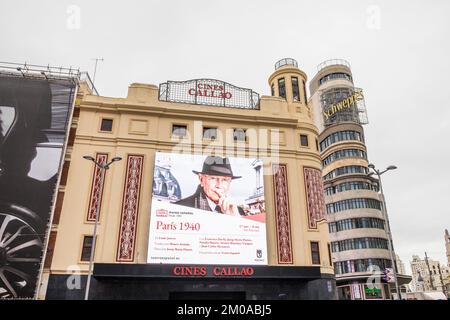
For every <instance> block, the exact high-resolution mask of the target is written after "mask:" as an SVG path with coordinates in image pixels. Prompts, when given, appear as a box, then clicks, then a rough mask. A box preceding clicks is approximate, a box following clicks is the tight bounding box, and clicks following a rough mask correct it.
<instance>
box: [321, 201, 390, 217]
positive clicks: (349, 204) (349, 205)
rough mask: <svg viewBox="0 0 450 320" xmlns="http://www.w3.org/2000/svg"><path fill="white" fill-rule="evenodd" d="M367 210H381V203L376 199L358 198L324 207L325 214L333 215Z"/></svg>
mask: <svg viewBox="0 0 450 320" xmlns="http://www.w3.org/2000/svg"><path fill="white" fill-rule="evenodd" d="M360 208H369V209H377V210H381V202H380V201H378V200H376V199H370V198H358V199H347V200H341V201H337V202H333V203H329V204H327V205H326V209H327V213H329V214H330V213H335V212H339V211H345V210H352V209H360Z"/></svg>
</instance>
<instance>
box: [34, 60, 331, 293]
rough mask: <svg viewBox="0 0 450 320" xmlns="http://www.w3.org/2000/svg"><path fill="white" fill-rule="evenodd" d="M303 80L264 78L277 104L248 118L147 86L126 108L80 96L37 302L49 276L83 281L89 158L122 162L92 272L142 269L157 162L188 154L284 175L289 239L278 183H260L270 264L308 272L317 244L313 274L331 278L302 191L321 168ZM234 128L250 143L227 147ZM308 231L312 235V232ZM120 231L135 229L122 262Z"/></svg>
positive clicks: (289, 71)
mask: <svg viewBox="0 0 450 320" xmlns="http://www.w3.org/2000/svg"><path fill="white" fill-rule="evenodd" d="M294 76H295V77H297V78H298V79H299V81H300V86H299V88H300V90H299V92H300V99H299V101H293V99H292V89H291V82H290V81H291V78H292V77H294ZM280 78H285V79H286V88H287V90H286V91H287V92H286V98H283V97H278V92H279V91H278V90H279V88H278V82H277V81H278V79H280ZM306 80H307V79H306V75H305V73H304V72H302V71H300V70H299V69H298V68H296V67H294V66H292V65H285V66H282V67H280V68H278V69H277V70H276V71H275V72H274V73H273V74H272V75H271V76H270V78H269V84H270V85H273V86H274V88H275V90H276V93H275V96H262V97H261V99H260V101H259V106H258V108H254V109H240V108H231V107H228V108H227V107H217V106H208V105H196V104H186V103H175V102H168V101H162V100H161V99H160V97H159V94H160V92H159V88H158V87H157V86H155V85H148V84H138V83H134V84H131V85H130V86H129V89H128V95H127V97H125V98H111V97H103V96H95V95H91V94H89V93H88V92H86V90H84V94H81V95H80V96H79V99H78V100H77V106H76V109H77V110H76V116H75V117H74V121H73V124H72V128H73V143H72V145H70V146H69V148H68V152H67V155H66V159H65V160H66V166H65V168H66V170H65V172H64V173H63V175H64V174H66V177H63V180H65V179H66V182H65V184H64V185H62V186H61V187H60V190H59V203H60V204H61V205H60V206H59V208H57V211H59V212H57V213H56V215H57V216H58V221H57V222H56V223H54V225H53V228H52V230H53V234H54V243H53V244H52V243H50V245H49V247H50V250H51V251H52V255H51V257H50V258H48V261H47V266H48V268H46V269H45V270H44V271H45V274H44V277H43V280H44V281H43V284H42V288H41V293H40V294H41V295H40V297H41V298H43V297H44V295H45V289H46V287H47V283H46V281H47V279H48V278H49V275H50V276H55V275H65V276H67V275H70V274H72V273H73V272H75V273H77V274H78V273H79V274H82V275H86V274H87V271H88V262H87V261H81V256H82V250H83V238H84V236H86V235H92V233H93V228H94V221H93V220H92V219H91V221H89V210H90V209H89V208H90V206H91V203H92V199H91V196H92V191H91V190H92V186H93V184H94V180H95V167H94V165H93V163H92V162H90V161H86V160H85V159H83V156H85V155H90V156H93V157H94V158H95V157H96V156H98V155H99V154H105V155H107V156H108V159H109V160H110V159H112V158H113V157H115V156H119V157H122V161H119V162H116V163H114V164H112V165H111V167H110V169H109V170H107V172H106V176H105V180H104V187H103V192H102V193H101V195H102V199H101V210H100V219H99V225H98V238H97V244H96V248H95V263H108V264H122V263H128V264H146V263H147V250H148V239H149V225H150V208H151V204H152V203H151V202H152V183H153V172H154V160H155V153H156V152H157V151H163V152H179V151H180V150H182V151H183V152H187V153H193V154H211V153H214V154H217V155H227V156H243V157H258V158H261V159H263V161H264V170H265V172H267V173H269V172H270V170H271V169H272V168H273V165H278V164H281V165H285V166H286V170H287V185H286V186H283V188H284V189H283V190H285V192H286V193H285V194H286V195H287V196H288V200H289V207H288V208H287V210H288V211H287V212H284V213H285V214H287V218H288V222H287V224H286V225H285V227H287V228H288V229H287V230H284V229H280V225H279V223H280V221H279V219H278V218H279V217H278V218H277V215H280V212H277V209H276V202H277V201H279V199H277V195H276V194H275V186H274V176H273V175H272V174H265V175H264V185H265V199H266V214H267V218H266V223H267V249H268V264H269V266H308V267H309V266H313V262H312V254H311V245H310V244H311V242H318V243H319V249H320V252H319V253H320V262H319V264H318V265H314V266H318V267H320V272H321V273H322V274H324V275H328V276H330V277H332V276H333V268H332V263H331V261H330V259H329V257H330V253H329V243H330V240H329V235H328V223H327V221H326V220H325V218H324V217H323V216H322V217H320V216H319V217H317V216H314V217H313V216H312V215H311V213H310V212H309V211H310V210H309V209H308V201H309V200H308V196H307V194H306V193H307V191H306V187H305V185H306V183H305V181H306V180H305V179H306V178H305V174H304V172H305V171H304V169H305V168H310V169H314V170H317V171H318V172H319V173H320V170H321V167H322V166H321V157H320V153H319V150H318V149H317V143H316V141H317V138H318V129H317V127H316V126H315V125H314V123H313V119H312V118H311V116H312V113H311V110H310V107H309V106H308V105H307V103H306V96H305V94H306V92H305V91H304V90H303V89H302V85H301V84H302V81H306ZM81 92H82V93H83V90H81ZM103 119H107V120H112V130H111V131H102V130H101V124H102V120H103ZM174 125H184V126H186V127H187V135H186V136H185V137H183V138H180V137H177V136H173V134H172V131H173V126H174ZM203 127H213V128H217V132H218V137H217V138H216V139H215V140H213V141H211V140H207V139H204V138H203V136H202V128H203ZM235 128H243V129H245V130H247V132H248V135H249V137H248V139H247V141H245V142H235V141H234V140H233V129H235ZM300 135H305V136H307V139H308V145H307V146H302V145H301V143H300ZM132 156H135V157H137V158H138V159H139V161H141V162H140V170H141V172H140V174H141V176H140V182H139V186H138V188H137V191H138V192H139V194H138V196H137V200H138V204H137V207H136V210H135V212H134V213H133V218H132V220H131V221H125V220H124V215H126V212H125V211H126V208H125V207H124V193H126V190H127V181H126V179H127V174H129V173H130V172H129V167H128V166H127V165H128V164H129V163H130V161H131V160H130V159H131V158H130V157H132ZM133 159H134V158H133ZM283 190H282V191H283ZM62 197H63V201H62V200H61V198H62ZM310 201H312V200H310ZM322 214H323V212H322ZM311 220H315V221H311ZM312 222H314V224H315V227H311V223H312ZM126 223H134V226H133V228H131V229H129V230H128V233H127V236H128V237H131V240H130V239H128V240H127V241H128V242H127V245H130V246H133V248H129V249H130V250H129V252H130V256H129V257H128V258H127V260H126V261H125V260H124V259H122V258H121V253H120V252H119V251H120V246H121V244H123V243H122V242H121V241H123V234H122V233H123V232H122V231H123V230H124V227H125V226H124V224H126ZM130 230H131V231H130ZM283 230H284V231H283ZM121 232H122V233H121ZM283 232H285V233H286V232H287V233H288V236H289V237H290V238H289V239H288V243H284V242H283V241H284V240H282V238H283V237H284V236H285V235H286V234H282V233H283ZM281 250H287V251H288V255H289V256H290V259H287V260H283V259H281V258H280V254H279V253H280V251H281ZM124 261H125V262H124ZM204 263H206V264H207V263H213V262H207V261H205V262H204ZM74 270H75V271H74Z"/></svg>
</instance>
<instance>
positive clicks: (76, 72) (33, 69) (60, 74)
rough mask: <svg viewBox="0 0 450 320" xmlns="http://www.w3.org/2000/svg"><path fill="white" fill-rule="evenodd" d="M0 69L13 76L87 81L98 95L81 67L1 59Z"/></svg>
mask: <svg viewBox="0 0 450 320" xmlns="http://www.w3.org/2000/svg"><path fill="white" fill-rule="evenodd" d="M0 71H1V72H2V73H3V74H9V75H13V76H23V77H28V78H39V79H47V80H52V79H72V80H73V81H75V82H77V83H78V82H85V83H86V84H87V86H88V88H89V89H90V90H91V92H92V94H93V95H98V91H97V89H96V88H95V86H94V83H93V82H92V80H91V77H90V76H89V74H88V73H87V72H85V71H80V69H79V68H78V69H75V68H72V67H69V68H64V67H53V66H50V65H47V66H42V65H35V64H28V63H26V62H25V63H15V62H2V61H0Z"/></svg>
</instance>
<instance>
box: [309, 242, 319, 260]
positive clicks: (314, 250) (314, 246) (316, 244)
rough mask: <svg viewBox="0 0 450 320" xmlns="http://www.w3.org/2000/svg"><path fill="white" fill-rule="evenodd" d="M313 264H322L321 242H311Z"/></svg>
mask: <svg viewBox="0 0 450 320" xmlns="http://www.w3.org/2000/svg"><path fill="white" fill-rule="evenodd" d="M311 259H312V264H320V252H319V242H315V241H313V242H311Z"/></svg>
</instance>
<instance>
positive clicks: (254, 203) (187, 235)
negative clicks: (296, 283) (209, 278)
mask: <svg viewBox="0 0 450 320" xmlns="http://www.w3.org/2000/svg"><path fill="white" fill-rule="evenodd" d="M262 171H263V169H262V162H261V161H260V160H258V159H249V158H233V157H224V158H223V157H219V156H209V155H191V154H189V155H187V154H177V153H162V152H157V153H156V159H155V172H154V180H153V196H152V206H151V217H150V234H149V246H148V256H147V262H148V263H165V264H190V263H192V264H233V265H266V264H267V244H266V222H265V221H266V213H265V203H264V183H263V172H262Z"/></svg>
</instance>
